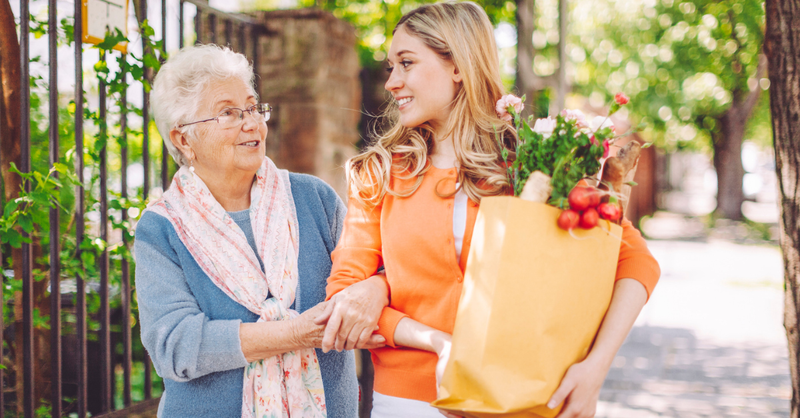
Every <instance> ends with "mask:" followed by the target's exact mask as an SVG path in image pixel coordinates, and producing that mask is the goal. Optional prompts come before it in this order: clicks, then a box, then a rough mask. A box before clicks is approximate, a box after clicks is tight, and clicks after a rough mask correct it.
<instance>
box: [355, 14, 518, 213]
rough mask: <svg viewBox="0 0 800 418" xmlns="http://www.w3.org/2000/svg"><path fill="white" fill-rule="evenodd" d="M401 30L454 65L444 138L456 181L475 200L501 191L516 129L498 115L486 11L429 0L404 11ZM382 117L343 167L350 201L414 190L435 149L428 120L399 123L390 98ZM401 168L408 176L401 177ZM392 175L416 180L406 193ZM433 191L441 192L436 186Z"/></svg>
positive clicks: (499, 86)
mask: <svg viewBox="0 0 800 418" xmlns="http://www.w3.org/2000/svg"><path fill="white" fill-rule="evenodd" d="M401 27H402V28H404V29H405V30H406V31H407V32H408V33H409V34H410V35H412V36H415V37H417V38H419V39H420V40H422V42H423V43H424V44H425V45H426V46H427V47H428V48H430V49H431V50H433V51H434V52H435V53H437V54H438V55H439V56H440V57H441V58H442V59H444V60H448V61H450V62H452V63H453V65H454V66H455V68H456V69H457V70H458V71H459V73H460V74H461V77H462V81H461V83H460V86H459V87H458V90H457V93H456V97H455V99H454V101H453V107H452V112H451V113H450V117H449V120H448V122H447V125H446V130H445V132H446V134H445V135H446V136H452V138H453V141H454V142H455V144H454V145H455V152H456V159H457V161H458V164H459V166H460V170H459V174H458V182H459V183H461V187H462V188H463V190H464V192H465V193H466V194H467V196H468V197H469V198H470V199H471V200H473V201H474V202H480V200H481V198H482V197H485V196H495V195H500V194H506V193H507V192H508V191H509V190H510V185H509V182H508V178H507V177H506V169H505V166H504V162H503V159H502V157H501V150H502V148H506V149H507V150H508V152H509V157H508V160H509V161H513V158H514V153H513V149H514V147H513V143H514V142H515V141H516V132H515V131H514V128H513V126H512V125H511V123H510V122H506V121H504V120H502V119H500V118H499V117H498V115H497V113H496V112H495V105H496V103H497V101H498V100H499V99H500V98H501V97H502V96H503V94H504V91H505V89H504V87H503V83H502V81H501V79H500V64H499V60H498V56H497V46H496V45H495V41H494V31H493V28H492V24H491V22H490V21H489V17H488V16H487V15H486V12H484V11H483V9H482V8H481V7H480V6H478V5H477V4H475V3H472V2H460V3H437V4H429V5H425V6H422V7H420V8H417V9H415V10H413V11H411V12H409V13H407V14H406V15H404V16H403V17H402V18H401V19H400V21H399V22H398V23H397V26H396V27H395V29H394V32H397V30H398V29H400V28H401ZM382 117H383V118H385V119H388V120H389V121H390V123H391V126H392V127H391V128H390V129H389V130H388V131H386V132H384V133H383V134H382V135H379V136H377V138H376V139H375V140H374V142H373V143H372V144H371V145H370V146H369V147H367V149H366V150H365V151H364V152H362V153H361V154H359V155H357V156H355V157H353V158H351V159H350V160H349V161H348V162H347V166H346V173H347V181H348V185H349V187H350V196H351V198H355V199H357V200H359V201H361V202H362V203H363V204H365V205H367V206H369V207H374V206H377V205H378V204H380V202H382V201H383V199H384V197H385V196H386V194H387V193H388V194H390V195H393V196H399V197H408V196H410V195H412V194H413V193H414V192H415V191H416V190H417V189H418V188H419V185H420V184H421V183H422V178H423V176H424V175H425V173H426V172H427V171H428V170H429V168H430V164H427V160H428V155H429V154H430V153H431V152H432V151H433V147H434V146H435V138H434V132H433V129H432V128H431V126H429V125H428V124H427V123H425V124H422V125H421V126H417V127H413V128H406V127H404V126H403V125H401V124H400V122H399V111H398V109H397V103H396V102H395V101H391V104H390V106H389V108H388V109H387V111H386V112H385V113H384V114H383V115H382ZM384 126H385V125H384ZM501 144H502V145H501ZM406 172H408V174H407V175H406V174H402V173H406ZM392 173H394V174H395V175H396V176H397V177H398V178H402V179H413V178H416V183H415V184H414V185H413V186H412V187H411V188H409V189H407V190H399V191H398V190H392V189H391V188H390V187H389V182H390V178H391V176H392ZM436 190H437V194H439V192H438V185H437V188H436ZM440 196H442V197H448V196H452V194H449V195H444V194H440Z"/></svg>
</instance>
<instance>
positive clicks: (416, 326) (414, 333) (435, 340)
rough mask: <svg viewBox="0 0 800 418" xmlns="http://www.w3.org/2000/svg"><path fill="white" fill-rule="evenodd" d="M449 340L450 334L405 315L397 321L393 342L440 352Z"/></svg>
mask: <svg viewBox="0 0 800 418" xmlns="http://www.w3.org/2000/svg"><path fill="white" fill-rule="evenodd" d="M449 341H450V334H448V333H446V332H443V331H439V330H437V329H434V328H431V327H429V326H427V325H425V324H423V323H421V322H417V321H415V320H413V319H411V318H408V317H405V318H403V319H401V320H400V322H398V323H397V328H395V331H394V343H395V344H396V345H402V346H404V347H411V348H416V349H419V350H424V351H431V352H434V353H440V352H441V350H442V349H443V348H444V347H445V346H446V344H447V343H448V342H449Z"/></svg>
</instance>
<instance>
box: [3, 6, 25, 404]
mask: <svg viewBox="0 0 800 418" xmlns="http://www.w3.org/2000/svg"><path fill="white" fill-rule="evenodd" d="M0 51H3V53H2V54H0V93H2V97H1V98H0V99H2V100H0V173H1V174H2V180H3V195H4V198H5V200H6V201H8V200H11V199H15V198H17V197H18V196H19V191H20V189H21V187H22V179H21V178H20V176H19V175H17V174H14V173H12V172H10V171H9V168H10V167H11V163H12V162H13V163H14V164H16V165H17V167H19V166H20V162H21V161H22V160H21V154H20V143H19V137H20V124H21V121H22V118H21V112H20V111H21V109H20V106H19V104H20V82H21V79H20V59H21V58H20V51H19V40H18V39H17V25H16V23H15V22H14V14H13V13H12V11H11V4H9V2H8V0H0ZM11 257H12V260H13V261H12V262H13V264H14V277H15V278H19V277H22V250H21V249H19V248H14V249H13V250H12V254H11ZM15 299H16V301H17V303H16V304H15V306H20V307H21V306H22V303H21V302H22V300H21V299H22V298H21V295H15ZM4 302H5V301H4ZM16 313H17V312H16V309H15V315H14V317H15V318H22V316H21V313H22V312H20V315H19V316H18V315H16ZM4 325H5V326H10V325H11V324H4ZM16 330H17V332H16V335H15V341H22V333H21V331H22V327H21V326H19V325H18V326H16ZM11 348H12V352H13V353H14V354H15V355H14V359H15V364H14V366H13V367H14V368H15V370H16V373H14V375H15V376H16V390H17V399H18V400H21V399H23V387H22V355H16V354H21V353H22V350H14V348H16V347H11ZM17 413H18V415H19V414H21V413H22V402H21V401H18V402H17Z"/></svg>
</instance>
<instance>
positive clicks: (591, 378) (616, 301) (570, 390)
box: [547, 279, 647, 418]
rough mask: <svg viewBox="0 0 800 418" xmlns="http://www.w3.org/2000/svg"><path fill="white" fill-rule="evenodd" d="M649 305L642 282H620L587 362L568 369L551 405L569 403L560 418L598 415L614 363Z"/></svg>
mask: <svg viewBox="0 0 800 418" xmlns="http://www.w3.org/2000/svg"><path fill="white" fill-rule="evenodd" d="M645 302H647V290H645V288H644V286H643V285H642V284H641V283H639V282H638V281H636V280H634V279H620V280H617V282H616V284H615V285H614V294H613V296H612V297H611V305H609V307H608V311H607V312H606V317H605V318H604V319H603V323H602V324H601V325H600V330H599V331H598V332H597V338H596V339H595V342H594V346H593V347H592V351H590V352H589V355H588V356H587V357H586V360H584V361H582V362H580V363H577V364H573V365H572V367H570V368H569V369H567V373H566V374H565V375H564V378H563V379H562V380H561V385H560V386H559V387H558V389H556V391H555V393H553V396H552V397H551V398H550V402H548V403H547V406H548V407H549V408H551V409H552V408H555V407H556V406H558V405H559V404H560V403H561V402H564V401H566V403H565V404H564V409H562V410H561V413H560V414H558V416H557V417H556V418H584V417H593V416H594V413H595V410H596V409H597V400H598V399H599V397H600V388H601V387H603V381H604V380H605V378H606V375H607V374H608V370H609V369H610V368H611V363H612V361H613V360H614V357H615V356H616V355H617V352H618V351H619V348H620V346H622V343H623V342H624V341H625V337H626V336H627V335H628V332H630V330H631V328H632V327H633V323H634V322H635V321H636V317H637V316H638V315H639V312H640V311H641V310H642V307H643V306H644V304H645Z"/></svg>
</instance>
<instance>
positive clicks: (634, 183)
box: [625, 181, 639, 187]
mask: <svg viewBox="0 0 800 418" xmlns="http://www.w3.org/2000/svg"><path fill="white" fill-rule="evenodd" d="M625 184H627V185H628V186H631V187H634V186H638V185H639V183H637V182H635V181H629V182H627V183H625Z"/></svg>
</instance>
